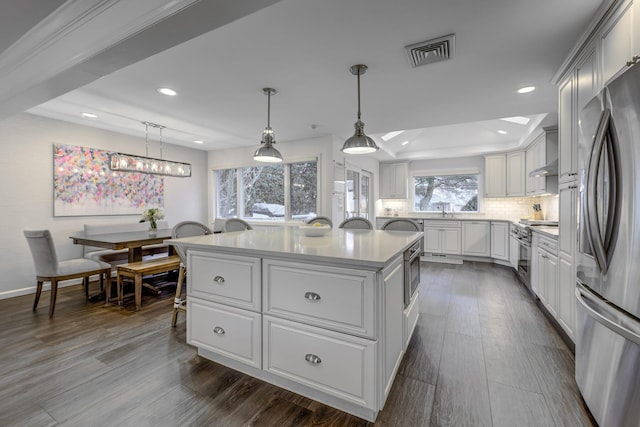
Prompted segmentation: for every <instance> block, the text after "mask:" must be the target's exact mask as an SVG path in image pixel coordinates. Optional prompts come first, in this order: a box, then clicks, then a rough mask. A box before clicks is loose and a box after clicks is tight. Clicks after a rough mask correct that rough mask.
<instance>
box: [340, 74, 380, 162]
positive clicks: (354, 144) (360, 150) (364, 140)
mask: <svg viewBox="0 0 640 427" xmlns="http://www.w3.org/2000/svg"><path fill="white" fill-rule="evenodd" d="M350 71H351V74H355V75H357V76H358V121H357V122H356V123H355V125H354V127H355V128H356V132H355V133H354V134H353V136H352V137H351V138H349V139H347V140H346V141H345V142H344V144H343V145H342V148H341V151H342V152H343V153H347V154H369V153H374V152H376V151H378V146H377V145H376V143H375V141H374V140H373V139H371V138H370V137H368V136H367V135H365V134H364V123H363V122H362V121H361V120H360V75H361V74H364V73H365V72H366V71H367V66H366V65H363V64H358V65H353V66H352V67H351V68H350Z"/></svg>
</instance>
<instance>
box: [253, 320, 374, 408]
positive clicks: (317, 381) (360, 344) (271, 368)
mask: <svg viewBox="0 0 640 427" xmlns="http://www.w3.org/2000/svg"><path fill="white" fill-rule="evenodd" d="M264 336H265V344H264V358H263V360H264V369H265V370H266V371H268V372H271V373H273V374H275V375H278V376H281V377H284V378H287V379H289V380H292V381H296V382H298V383H302V384H305V385H307V386H309V387H312V388H315V389H317V390H320V391H323V392H325V393H328V394H332V395H334V396H337V397H339V398H341V399H344V400H348V401H352V402H354V403H356V404H358V405H362V406H365V407H368V408H372V409H373V408H374V406H375V402H374V400H375V399H374V396H375V393H374V389H375V384H374V381H375V377H376V375H375V369H374V355H375V346H376V342H375V341H370V340H366V339H363V338H357V337H352V336H349V335H344V334H340V333H336V332H330V331H326V330H323V329H319V328H314V327H312V326H307V325H301V324H296V323H293V322H289V321H286V320H281V319H276V318H272V317H270V316H264Z"/></svg>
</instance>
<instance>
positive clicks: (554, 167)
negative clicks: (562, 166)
mask: <svg viewBox="0 0 640 427" xmlns="http://www.w3.org/2000/svg"><path fill="white" fill-rule="evenodd" d="M557 175H558V160H557V159H556V160H554V161H553V162H551V163H549V164H547V165H544V166H542V167H541V168H538V169H534V170H532V171H531V172H529V176H530V177H531V178H537V177H539V176H557Z"/></svg>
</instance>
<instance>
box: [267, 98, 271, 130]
mask: <svg viewBox="0 0 640 427" xmlns="http://www.w3.org/2000/svg"><path fill="white" fill-rule="evenodd" d="M267 128H269V129H271V90H269V91H267Z"/></svg>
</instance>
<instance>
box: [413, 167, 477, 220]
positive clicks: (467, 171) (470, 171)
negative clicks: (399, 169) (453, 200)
mask: <svg viewBox="0 0 640 427" xmlns="http://www.w3.org/2000/svg"><path fill="white" fill-rule="evenodd" d="M450 175H477V176H478V210H477V211H460V212H455V214H465V213H468V214H475V213H482V210H483V194H484V191H483V187H482V185H483V182H484V177H483V175H482V171H481V170H480V169H479V168H461V169H427V170H417V171H411V172H410V173H409V179H410V180H411V182H410V183H409V191H410V194H409V206H410V209H409V211H410V212H413V213H423V214H434V213H440V211H417V210H415V205H416V200H415V193H416V191H415V185H414V182H415V178H416V177H421V176H450Z"/></svg>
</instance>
